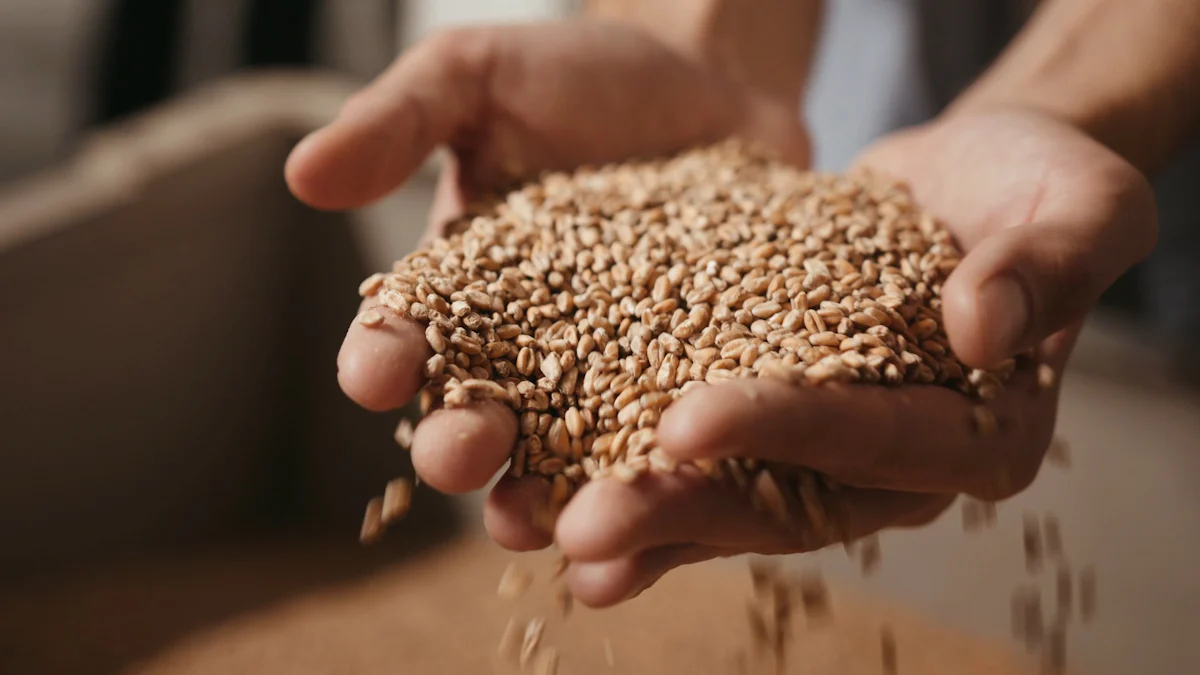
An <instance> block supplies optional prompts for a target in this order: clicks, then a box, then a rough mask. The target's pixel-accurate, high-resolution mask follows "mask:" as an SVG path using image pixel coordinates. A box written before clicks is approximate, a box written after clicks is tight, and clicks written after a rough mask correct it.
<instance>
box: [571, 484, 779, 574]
mask: <svg viewBox="0 0 1200 675" xmlns="http://www.w3.org/2000/svg"><path fill="white" fill-rule="evenodd" d="M779 533H780V531H779V529H778V528H777V526H776V525H774V523H772V522H771V521H770V520H768V519H766V518H764V517H763V516H762V515H760V514H758V513H756V512H755V511H754V509H753V508H752V506H751V503H750V500H749V499H748V498H747V497H746V496H745V495H740V494H738V493H736V492H735V491H733V490H731V489H729V488H728V487H727V486H723V485H721V484H720V483H717V482H715V481H713V480H712V479H710V478H708V477H706V476H703V475H701V474H700V473H699V472H697V471H688V470H680V471H679V472H676V473H674V474H665V473H649V474H645V475H643V476H642V477H640V478H639V479H638V480H637V481H636V482H634V483H623V482H621V481H618V480H615V479H602V480H596V481H592V482H591V483H588V484H587V485H584V486H583V488H582V489H581V490H580V491H579V493H578V494H576V495H575V496H574V497H573V498H572V499H571V501H570V502H569V503H568V504H567V507H566V508H565V509H564V510H563V513H562V515H561V516H560V517H559V519H558V524H557V526H556V527H555V540H556V541H557V543H558V546H559V549H560V550H562V552H563V555H565V556H566V557H567V558H570V559H571V560H573V561H576V560H577V561H583V562H596V561H603V560H611V559H614V558H620V557H625V556H630V555H633V554H634V553H637V552H638V551H641V550H645V549H649V548H653V547H658V546H663V545H668V544H682V543H690V542H697V543H714V544H716V543H719V544H720V545H721V546H729V547H743V548H744V547H748V546H751V545H753V544H756V543H761V542H763V541H766V540H768V539H771V538H772V537H778V536H779Z"/></svg>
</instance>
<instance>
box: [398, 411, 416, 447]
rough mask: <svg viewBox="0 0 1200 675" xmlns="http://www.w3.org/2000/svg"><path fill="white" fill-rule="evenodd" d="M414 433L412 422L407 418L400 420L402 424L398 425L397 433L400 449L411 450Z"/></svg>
mask: <svg viewBox="0 0 1200 675" xmlns="http://www.w3.org/2000/svg"><path fill="white" fill-rule="evenodd" d="M414 432H415V429H413V423H412V420H410V419H408V418H407V417H405V418H404V419H402V420H400V424H398V425H396V433H395V439H396V445H399V446H400V447H402V448H404V449H405V450H408V449H409V448H411V447H412V442H413V433H414Z"/></svg>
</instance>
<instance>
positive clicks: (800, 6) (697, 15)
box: [586, 0, 824, 105]
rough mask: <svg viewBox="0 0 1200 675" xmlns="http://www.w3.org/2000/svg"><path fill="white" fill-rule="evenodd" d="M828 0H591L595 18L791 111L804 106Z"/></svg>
mask: <svg viewBox="0 0 1200 675" xmlns="http://www.w3.org/2000/svg"><path fill="white" fill-rule="evenodd" d="M823 5H824V2H823V0H588V2H587V3H586V6H587V13H588V14H589V15H591V16H597V17H602V18H609V19H618V20H622V21H628V22H629V23H632V24H635V25H637V26H639V27H641V28H643V29H645V30H647V31H649V32H650V33H652V34H654V35H655V36H656V37H658V38H659V39H661V40H663V41H664V42H666V43H667V44H669V45H671V46H672V47H674V48H676V49H678V50H679V51H681V52H683V53H684V54H686V55H688V56H689V57H691V58H693V59H695V60H697V61H699V62H701V63H704V64H705V65H708V66H710V67H712V68H714V69H715V70H718V71H720V72H722V73H724V74H725V75H727V76H728V77H730V78H732V79H735V80H738V81H740V82H744V83H746V84H749V85H751V86H753V87H755V88H757V89H760V90H762V91H764V92H766V93H768V94H770V95H771V96H774V97H776V98H777V99H780V100H782V101H785V102H786V103H788V104H789V105H796V104H798V103H799V100H800V96H801V92H802V91H803V90H804V85H805V83H806V81H807V79H808V73H809V69H810V66H811V63H812V60H813V56H814V54H815V52H816V44H817V39H818V37H819V35H820V32H821V13H822V7H823Z"/></svg>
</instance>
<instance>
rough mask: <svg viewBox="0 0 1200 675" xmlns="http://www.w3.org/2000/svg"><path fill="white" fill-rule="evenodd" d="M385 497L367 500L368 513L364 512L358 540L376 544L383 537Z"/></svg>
mask: <svg viewBox="0 0 1200 675" xmlns="http://www.w3.org/2000/svg"><path fill="white" fill-rule="evenodd" d="M384 529H385V526H384V524H383V497H372V498H371V500H370V501H368V502H367V510H366V513H365V514H363V522H362V528H361V529H360V530H359V534H358V540H359V541H360V542H361V543H363V544H374V543H375V542H377V541H379V539H380V538H382V537H383V532H384Z"/></svg>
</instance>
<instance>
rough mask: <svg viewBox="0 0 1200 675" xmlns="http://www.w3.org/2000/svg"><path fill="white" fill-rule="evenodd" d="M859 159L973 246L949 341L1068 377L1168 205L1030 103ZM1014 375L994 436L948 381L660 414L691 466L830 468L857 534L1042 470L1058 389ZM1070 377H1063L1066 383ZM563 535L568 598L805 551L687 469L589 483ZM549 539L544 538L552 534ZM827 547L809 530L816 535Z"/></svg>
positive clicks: (508, 492)
mask: <svg viewBox="0 0 1200 675" xmlns="http://www.w3.org/2000/svg"><path fill="white" fill-rule="evenodd" d="M861 163H862V164H864V165H866V166H868V167H871V168H873V169H875V170H877V171H878V172H880V173H883V174H887V175H890V176H892V177H895V178H899V179H902V180H905V181H907V182H908V183H909V184H910V186H911V187H912V189H913V191H914V193H915V196H916V198H917V200H918V202H919V203H920V204H921V205H922V206H923V207H924V208H926V209H928V210H929V211H931V212H932V213H934V214H936V215H937V216H938V217H939V218H940V219H941V220H942V221H943V222H944V223H945V224H946V226H947V227H948V228H949V229H950V230H951V231H952V232H953V234H954V235H955V236H956V237H957V239H958V241H959V243H960V245H961V246H962V247H963V248H964V249H966V250H967V251H968V255H966V256H965V257H964V259H963V261H962V263H961V264H960V266H959V267H958V269H957V270H956V271H955V272H954V273H953V274H952V275H951V277H950V278H949V280H948V281H947V283H946V285H945V288H944V289H943V301H944V320H945V325H946V328H947V331H948V334H949V338H950V342H951V344H952V346H953V348H954V350H955V352H956V353H957V354H958V356H959V357H960V358H961V359H963V360H964V361H965V362H966V363H968V364H969V365H973V366H980V367H982V366H987V365H989V364H994V363H997V362H999V361H1001V360H1003V359H1005V358H1007V357H1009V356H1011V355H1013V354H1016V353H1018V352H1021V351H1024V350H1027V349H1029V348H1031V347H1037V348H1038V353H1039V359H1040V361H1041V362H1043V363H1046V364H1049V365H1050V366H1051V367H1053V368H1054V370H1055V371H1056V372H1061V371H1062V368H1063V365H1064V364H1065V362H1066V359H1067V356H1068V353H1069V351H1070V349H1071V347H1072V346H1073V344H1074V341H1075V338H1076V336H1077V334H1078V331H1079V328H1080V325H1081V322H1082V319H1083V317H1084V315H1085V314H1086V313H1087V312H1088V310H1089V309H1090V308H1091V307H1092V305H1093V304H1094V303H1095V302H1096V300H1097V299H1098V298H1099V296H1100V294H1101V293H1102V292H1103V291H1104V290H1105V289H1106V288H1107V287H1108V286H1109V285H1110V284H1111V283H1112V282H1113V281H1115V280H1116V279H1117V277H1118V276H1119V275H1120V274H1122V273H1123V272H1124V271H1125V270H1127V269H1128V268H1129V267H1130V266H1132V265H1133V264H1134V263H1135V262H1137V261H1138V260H1140V259H1141V258H1142V257H1144V256H1146V255H1147V254H1148V253H1149V252H1150V250H1151V248H1152V247H1153V244H1154V240H1155V236H1156V227H1157V226H1156V223H1157V217H1156V211H1155V206H1154V200H1153V196H1152V193H1151V191H1150V188H1149V186H1148V184H1147V182H1146V180H1145V179H1144V177H1143V176H1142V175H1141V174H1140V173H1139V172H1138V171H1137V170H1136V169H1134V168H1133V167H1132V166H1130V165H1129V164H1127V163H1126V162H1125V161H1124V160H1122V159H1121V158H1120V157H1118V156H1117V155H1116V154H1114V153H1112V152H1110V151H1109V150H1108V149H1106V148H1105V147H1103V146H1101V145H1100V144H1098V143H1096V142H1095V141H1093V140H1092V139H1090V138H1089V137H1087V136H1086V135H1084V134H1083V133H1081V132H1079V131H1077V130H1076V129H1074V128H1073V127H1071V126H1068V125H1066V124H1063V123H1061V122H1059V121H1057V120H1055V119H1052V118H1049V117H1046V116H1043V115H1040V114H1038V113H1034V112H1029V111H1020V110H1012V111H995V112H987V113H973V114H971V115H963V116H958V117H952V118H947V119H942V120H938V121H935V122H933V123H931V124H929V125H927V126H924V127H920V128H917V129H913V130H908V131H904V132H900V133H897V134H894V135H892V136H890V137H887V138H885V139H883V140H882V141H881V142H879V143H878V144H877V145H875V146H874V147H873V148H871V149H869V150H868V152H867V153H866V154H865V155H864V156H863V158H862V160H861ZM1034 379H1035V376H1034V374H1033V373H1031V372H1028V371H1021V372H1019V373H1018V374H1017V375H1016V376H1015V377H1014V378H1013V379H1012V380H1010V381H1009V383H1008V385H1007V387H1006V389H1005V391H1004V393H1002V394H1001V395H1000V396H999V397H998V398H997V399H996V400H995V401H992V402H990V403H989V404H988V408H989V409H991V410H992V411H994V412H995V413H996V415H997V417H998V418H999V419H1000V420H1001V421H1002V423H1003V424H1002V427H1001V430H1000V432H999V433H997V434H996V435H993V436H990V437H985V436H981V435H979V434H977V433H975V431H974V429H973V428H972V425H971V410H972V407H973V406H974V405H975V404H976V403H975V402H974V401H972V400H970V399H968V398H967V397H965V396H962V395H960V394H958V393H956V392H953V391H950V390H948V389H943V388H939V387H923V386H905V387H901V388H890V389H885V388H883V387H873V386H861V387H851V388H845V389H800V388H793V387H790V386H786V385H781V384H779V383H777V382H774V381H770V380H747V381H744V382H739V383H734V384H727V385H724V386H722V387H720V388H704V389H701V390H699V391H697V392H695V393H693V394H692V395H689V396H687V397H685V398H683V399H681V400H680V401H679V402H677V403H676V404H674V405H673V406H672V407H671V408H669V409H668V411H667V412H666V413H665V414H664V416H663V419H662V422H661V423H660V426H659V432H658V438H659V442H660V444H661V446H662V448H663V449H664V450H665V451H667V452H668V453H670V454H672V455H673V456H675V457H676V458H678V459H695V458H716V457H727V456H734V457H759V458H763V459H768V460H774V461H779V462H784V463H790V464H795V465H803V466H806V467H810V468H813V469H816V470H818V471H821V472H824V473H827V474H829V475H830V476H832V477H833V478H834V479H836V480H838V481H839V482H841V483H842V484H844V485H846V486H849V487H847V488H844V489H843V491H842V492H841V493H840V495H841V496H842V498H843V499H844V500H845V502H844V504H842V507H841V508H843V509H844V513H843V515H844V517H845V519H846V520H845V521H844V525H845V527H846V528H847V529H848V530H849V532H848V534H849V535H850V536H851V537H858V536H862V535H865V534H868V533H870V532H874V531H876V530H879V529H882V528H885V527H895V526H911V525H918V524H924V523H926V522H928V521H930V520H932V519H933V518H935V517H937V515H939V514H940V513H941V512H942V511H944V510H945V509H946V508H947V507H948V506H949V505H950V504H951V503H952V502H953V500H954V498H955V497H956V496H957V495H958V494H959V493H967V494H971V495H973V496H976V497H979V498H982V499H987V500H998V499H1003V498H1006V497H1009V496H1012V495H1014V494H1016V493H1018V492H1020V491H1021V490H1023V489H1024V488H1025V487H1027V486H1028V485H1029V484H1030V483H1031V482H1032V481H1033V479H1034V478H1035V476H1036V475H1037V472H1038V469H1039V467H1040V466H1041V463H1042V458H1043V455H1044V452H1045V449H1046V448H1047V446H1048V445H1049V442H1050V440H1051V435H1052V432H1053V429H1054V421H1055V415H1056V409H1057V400H1058V383H1057V381H1056V383H1055V385H1054V387H1052V388H1051V389H1049V390H1039V387H1038V386H1037V383H1036V382H1034ZM1056 380H1057V378H1056ZM520 496H526V497H527V496H528V490H524V491H522V487H521V486H520V484H515V485H513V486H511V487H508V488H504V489H498V490H497V491H496V492H494V493H493V496H492V498H491V499H490V500H489V503H488V512H487V513H486V516H487V518H486V520H487V522H488V524H489V530H490V531H492V533H493V536H495V537H496V538H497V540H498V541H500V543H502V544H505V543H506V540H507V541H508V542H511V545H512V546H513V547H514V548H528V547H529V542H530V541H531V539H532V535H528V533H526V534H525V535H522V536H515V534H514V533H516V532H518V531H520V527H517V524H518V523H519V522H520V521H521V519H522V518H523V517H524V514H527V513H528V510H527V508H526V506H525V500H524V499H519V498H516V497H520ZM554 535H555V536H554V538H555V540H556V541H557V543H558V545H559V547H560V548H561V550H562V553H563V554H564V555H566V556H567V557H568V558H570V559H571V561H572V563H571V566H570V569H569V571H568V579H569V583H570V585H571V589H572V591H573V592H574V593H575V594H576V596H577V597H579V598H580V600H581V601H582V602H584V603H586V604H589V605H596V606H600V605H609V604H613V603H616V602H619V601H621V600H623V599H626V598H629V597H632V596H633V595H636V594H637V593H639V592H640V591H641V590H643V589H645V588H647V587H648V586H649V585H651V584H652V583H654V581H656V580H657V579H658V578H659V577H660V576H662V575H663V574H664V573H665V572H666V571H668V570H669V569H671V568H673V567H676V566H678V565H682V564H687V563H691V562H698V561H701V560H705V559H708V558H712V557H718V556H728V555H735V554H738V553H745V552H757V553H785V552H795V551H799V550H802V547H800V546H798V545H797V543H796V538H795V536H794V535H792V536H789V535H784V534H781V533H780V532H779V531H778V530H777V529H776V528H774V527H773V526H772V525H771V524H770V523H768V522H765V520H764V518H763V517H762V516H761V515H759V514H756V513H754V512H753V511H752V510H751V508H750V506H749V505H748V504H747V503H745V500H744V498H741V497H739V496H735V495H732V494H730V493H728V492H726V491H724V490H722V489H720V488H718V487H715V486H714V485H713V484H711V483H710V482H709V481H708V479H706V478H704V477H701V476H698V475H695V474H692V473H688V472H681V473H679V474H676V475H647V476H644V477H642V479H640V480H639V481H637V482H635V483H633V484H628V485H627V484H622V483H620V482H617V481H615V480H601V481H594V482H592V483H590V484H588V485H586V486H584V487H583V488H582V490H580V492H579V493H578V494H577V495H576V496H575V497H574V498H573V499H572V500H571V502H570V503H568V505H567V507H566V508H565V510H564V511H563V513H562V515H561V517H560V518H559V520H558V524H557V526H556V529H555V533H554ZM544 543H548V540H547V541H545V542H544ZM831 543H834V542H832V541H819V540H817V541H814V540H813V539H812V538H808V539H807V541H806V542H805V547H807V548H809V549H811V548H817V547H820V546H824V545H827V544H831Z"/></svg>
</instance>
